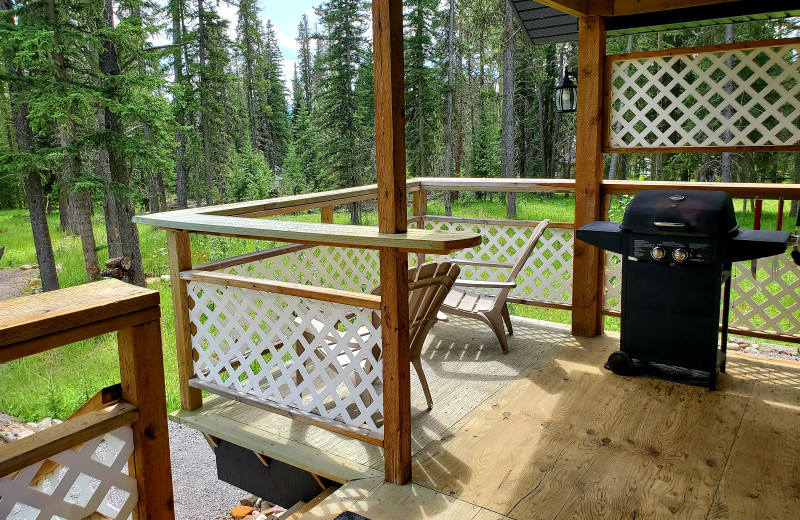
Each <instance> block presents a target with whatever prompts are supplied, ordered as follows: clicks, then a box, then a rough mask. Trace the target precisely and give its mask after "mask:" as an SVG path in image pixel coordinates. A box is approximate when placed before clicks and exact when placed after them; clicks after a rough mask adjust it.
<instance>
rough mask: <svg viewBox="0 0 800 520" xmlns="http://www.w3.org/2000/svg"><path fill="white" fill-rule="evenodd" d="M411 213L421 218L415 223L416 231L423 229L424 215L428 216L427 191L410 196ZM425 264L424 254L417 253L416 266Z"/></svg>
mask: <svg viewBox="0 0 800 520" xmlns="http://www.w3.org/2000/svg"><path fill="white" fill-rule="evenodd" d="M411 206H412V212H413V215H414V216H415V217H423V218H421V219H420V220H418V221H417V224H416V228H417V229H425V218H424V217H425V215H427V214H428V191H427V190H419V191H415V192H414V193H412V194H411ZM424 263H425V253H417V265H418V266H419V265H422V264H424Z"/></svg>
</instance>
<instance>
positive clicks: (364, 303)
mask: <svg viewBox="0 0 800 520" xmlns="http://www.w3.org/2000/svg"><path fill="white" fill-rule="evenodd" d="M181 280H186V281H189V282H203V283H210V284H215V285H224V286H227V287H240V288H242V289H252V290H254V291H264V292H271V293H276V294H286V295H289V296H297V297H299V298H313V299H315V300H322V301H326V302H332V303H341V304H344V305H353V306H355V307H364V308H366V309H374V310H378V309H380V308H381V297H380V296H375V295H372V294H362V293H357V292H352V291H342V290H341V289H328V288H323V287H316V286H313V285H303V284H299V283H290V282H280V281H277V280H262V279H259V278H249V277H247V276H239V275H234V274H224V273H218V272H207V271H195V270H192V271H183V272H182V273H181Z"/></svg>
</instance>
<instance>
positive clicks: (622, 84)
mask: <svg viewBox="0 0 800 520" xmlns="http://www.w3.org/2000/svg"><path fill="white" fill-rule="evenodd" d="M798 53H800V44H792V45H783V46H778V47H757V48H753V49H739V50H728V51H719V52H703V53H697V54H683V55H677V56H661V57H650V58H633V59H627V60H619V61H614V62H612V65H611V109H610V121H608V124H609V127H608V128H609V132H608V135H609V143H608V144H609V146H610V147H612V148H659V147H700V146H773V145H775V146H780V145H796V144H798V143H800V54H798Z"/></svg>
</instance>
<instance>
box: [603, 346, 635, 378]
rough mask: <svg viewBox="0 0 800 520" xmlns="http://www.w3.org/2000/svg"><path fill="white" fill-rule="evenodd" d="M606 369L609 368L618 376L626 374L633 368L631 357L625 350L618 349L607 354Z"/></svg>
mask: <svg viewBox="0 0 800 520" xmlns="http://www.w3.org/2000/svg"><path fill="white" fill-rule="evenodd" d="M606 369H608V370H611V371H612V372H614V373H615V374H617V375H618V376H625V375H628V374H630V372H631V370H633V359H631V356H630V355H629V354H628V353H627V352H622V351H621V350H618V351H616V352H614V353H613V354H611V355H610V356H608V361H607V362H606Z"/></svg>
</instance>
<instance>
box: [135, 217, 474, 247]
mask: <svg viewBox="0 0 800 520" xmlns="http://www.w3.org/2000/svg"><path fill="white" fill-rule="evenodd" d="M147 223H148V224H151V225H154V226H157V227H162V228H165V229H174V230H185V231H191V232H195V233H202V234H206V235H218V236H231V237H238V238H250V239H255V240H274V241H276V242H291V243H296V244H311V245H330V246H342V247H360V248H367V249H380V248H383V247H393V248H398V249H400V250H401V251H404V252H416V251H419V252H439V253H449V252H452V251H455V250H458V249H463V248H465V247H473V246H476V245H478V244H479V243H480V235H478V234H476V233H468V232H464V231H447V232H442V231H428V230H422V229H413V230H409V232H408V233H396V234H395V233H394V232H392V233H389V232H384V231H378V229H376V228H374V227H369V226H348V225H342V224H328V225H325V226H320V225H319V224H315V223H313V222H294V221H283V220H259V219H248V218H243V217H224V216H215V215H185V214H182V215H175V214H172V213H159V214H157V215H149V216H148V222H147Z"/></svg>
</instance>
